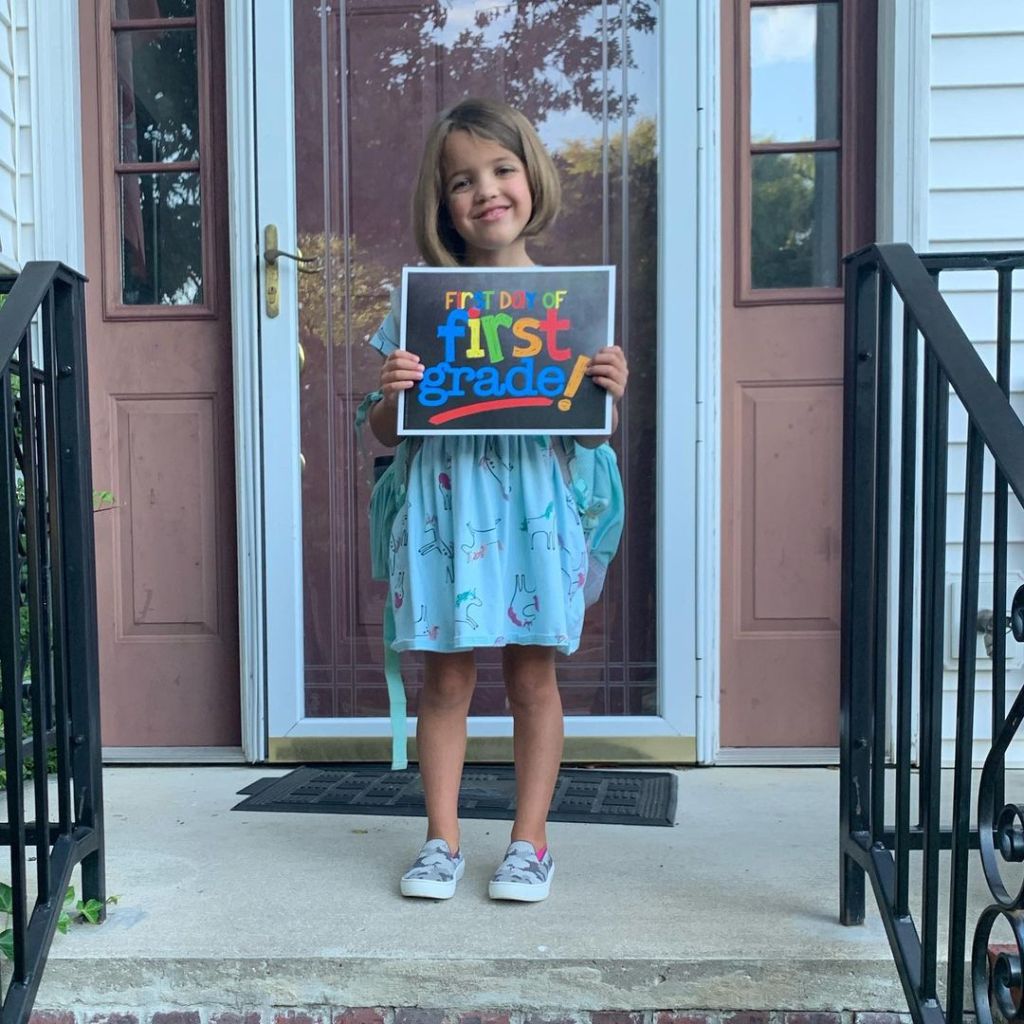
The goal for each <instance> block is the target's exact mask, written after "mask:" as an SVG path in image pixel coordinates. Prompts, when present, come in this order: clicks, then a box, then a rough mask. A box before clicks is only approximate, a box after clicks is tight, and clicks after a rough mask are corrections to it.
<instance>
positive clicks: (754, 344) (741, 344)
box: [720, 0, 875, 747]
mask: <svg viewBox="0 0 1024 1024" xmlns="http://www.w3.org/2000/svg"><path fill="white" fill-rule="evenodd" d="M874 36H875V4H874V2H873V0H820V2H818V3H803V4H793V3H785V2H783V3H780V2H774V0H725V2H724V3H723V4H722V40H723V51H722V63H723V74H722V83H723V91H722V139H723V146H722V149H723V174H722V181H723V186H724V187H723V210H722V228H723V245H722V252H723V265H722V281H723V288H722V297H723V308H722V551H721V557H722V575H721V578H722V607H721V614H722V620H721V621H722V630H721V638H722V662H721V732H720V735H721V745H722V746H723V747H831V746H835V745H836V744H837V742H838V729H839V582H840V556H841V550H840V549H841V533H840V530H841V522H840V513H841V488H842V409H843V381H842V371H843V306H842V292H841V289H840V285H841V267H840V257H841V255H842V253H844V252H847V251H850V250H852V249H854V248H856V247H857V246H858V245H861V244H864V243H865V242H866V241H868V240H870V239H871V238H873V233H872V227H873V222H874V185H873V175H874V167H873V154H874V142H873V140H874V85H873V82H874Z"/></svg>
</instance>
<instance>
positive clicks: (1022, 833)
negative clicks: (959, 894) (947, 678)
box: [971, 586, 1024, 1024]
mask: <svg viewBox="0 0 1024 1024" xmlns="http://www.w3.org/2000/svg"><path fill="white" fill-rule="evenodd" d="M1010 628H1011V630H1012V632H1013V637H1014V639H1015V640H1016V641H1017V642H1018V643H1024V586H1021V587H1018V588H1017V592H1016V593H1015V594H1014V595H1013V602H1012V605H1011V610H1010ZM1022 722H1024V689H1022V690H1021V691H1020V692H1019V693H1018V694H1017V697H1016V699H1015V700H1014V702H1013V706H1012V707H1011V708H1010V713H1009V714H1008V715H1007V716H1006V720H1005V721H1004V722H1003V727H1002V728H1001V729H1000V730H999V734H998V735H997V736H996V737H995V738H994V740H993V743H992V749H991V750H990V751H989V753H988V756H987V757H986V758H985V765H984V767H983V768H982V772H981V782H980V784H979V787H978V845H979V848H980V851H981V864H982V868H983V869H984V872H985V881H986V883H987V884H988V888H989V892H991V894H992V897H993V899H994V900H995V903H994V904H993V905H991V906H989V907H987V908H986V909H985V911H984V912H983V913H982V915H981V917H980V918H979V919H978V924H977V926H976V928H975V930H974V944H973V946H972V950H971V982H972V987H973V993H974V1008H975V1012H976V1013H977V1015H978V1020H979V1022H980V1024H992V1020H993V1017H992V1003H993V1001H994V1002H995V1004H996V1005H997V1006H998V1008H999V1012H1000V1014H1002V1016H1003V1017H1004V1018H1005V1019H1006V1020H1024V1000H1022V998H1021V961H1022V959H1024V881H1022V882H1021V885H1020V888H1019V889H1018V890H1017V893H1016V895H1015V896H1011V895H1010V891H1009V889H1007V887H1006V885H1005V883H1004V882H1003V876H1002V872H1001V871H1000V867H999V865H1000V861H1002V862H1003V863H1006V864H1014V863H1017V864H1019V863H1024V806H1021V805H1020V804H1012V803H1009V804H1005V805H1004V806H1003V807H1001V808H1000V809H999V812H998V814H997V813H996V794H997V792H998V786H997V783H998V781H999V777H1000V775H1001V774H1002V772H1003V765H1004V759H1005V756H1006V751H1007V749H1008V748H1009V746H1010V743H1011V742H1012V741H1013V738H1014V736H1016V734H1017V730H1018V729H1019V728H1020V726H1021V723H1022ZM1000 917H1002V918H1003V919H1004V920H1005V921H1006V922H1007V924H1009V926H1010V930H1011V931H1012V932H1013V938H1014V941H1015V942H1016V944H1017V952H1016V954H1013V953H1006V952H1000V953H999V954H998V956H997V957H996V958H995V961H994V962H993V961H992V960H991V958H990V956H989V942H990V940H991V937H992V929H993V928H994V927H995V924H996V922H997V921H998V920H999V918H1000Z"/></svg>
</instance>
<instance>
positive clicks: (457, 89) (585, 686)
mask: <svg viewBox="0 0 1024 1024" xmlns="http://www.w3.org/2000/svg"><path fill="white" fill-rule="evenodd" d="M624 7H628V11H629V18H628V19H627V24H625V25H624V24H623V21H622V15H623V8H624ZM607 8H608V11H607V12H606V13H607V14H608V20H607V22H603V21H602V14H603V8H602V5H600V4H596V5H595V4H594V3H593V2H592V0H570V2H560V3H555V2H550V0H543V2H531V3H513V4H502V5H494V4H492V3H484V2H478V0H454V2H451V3H446V4H443V5H439V4H436V3H434V2H432V0H423V2H418V3H417V2H413V3H394V4H392V3H382V2H380V0H348V2H347V3H344V4H333V5H323V4H321V5H310V4H296V5H295V22H294V34H295V44H294V45H295V54H296V61H295V63H296V81H295V109H296V114H295V118H296V125H295V131H296V165H297V167H298V168H299V169H300V170H299V190H298V191H299V195H298V223H299V233H300V238H299V244H300V246H301V248H302V250H303V254H304V255H306V256H314V257H315V256H322V257H323V261H324V265H323V270H322V272H321V273H318V274H304V275H302V276H301V277H300V279H299V298H300V303H301V313H300V333H301V337H300V341H301V343H302V345H303V348H304V352H305V364H304V368H303V370H302V373H301V377H300V388H301V419H302V454H303V458H304V463H305V471H304V474H303V485H302V508H303V526H302V534H303V573H304V593H305V623H304V625H305V660H306V671H305V712H306V714H307V715H308V716H310V717H322V718H330V717H364V716H375V715H380V714H382V713H386V708H387V692H386V688H385V685H384V680H383V674H382V647H381V609H382V602H383V597H384V588H383V585H381V584H374V583H371V582H370V565H369V557H368V543H367V520H366V509H367V504H368V499H369V494H370V489H371V487H372V483H373V458H374V456H375V455H377V454H379V453H380V450H379V449H377V448H375V447H374V445H373V444H372V443H371V439H370V437H369V434H368V432H367V436H366V437H363V438H361V439H360V438H358V437H356V435H355V433H354V431H353V427H352V419H353V413H354V411H355V407H356V404H357V403H358V402H359V400H360V399H361V397H362V395H363V394H364V393H365V392H366V391H368V390H371V389H372V388H373V387H374V386H375V383H376V380H377V373H378V369H379V365H380V360H379V357H378V356H377V354H376V353H375V352H373V351H372V350H370V349H369V347H368V346H367V345H366V343H365V342H366V339H367V337H368V336H369V335H370V333H371V332H372V331H373V330H374V329H375V328H376V326H377V324H378V323H379V322H380V319H381V318H382V316H383V315H384V313H385V312H386V311H387V303H388V291H387V285H388V284H389V283H390V284H394V283H397V282H398V280H399V277H400V270H401V267H402V265H403V264H407V263H415V262H417V261H418V259H419V257H418V254H417V252H416V249H415V246H414V244H413V242H412V238H411V233H410V231H409V204H410V196H411V193H412V187H413V181H414V177H415V173H416V168H417V163H418V160H419V153H420V148H421V145H422V139H423V136H424V134H425V132H426V129H427V127H428V126H429V124H430V123H431V121H432V120H433V118H434V117H435V115H436V113H437V112H438V111H439V110H440V109H441V108H443V107H444V106H445V105H447V104H450V103H452V102H454V101H455V100H457V99H458V98H460V97H462V96H466V95H474V94H477V95H488V96H496V97H498V98H502V99H505V100H507V101H509V102H511V103H513V104H515V105H517V106H519V107H520V108H521V109H523V111H524V112H525V113H526V114H527V116H529V117H530V118H531V119H532V120H533V121H534V122H535V123H536V125H537V127H538V129H539V132H540V134H541V137H542V138H543V140H544V141H545V143H546V144H547V145H548V146H549V148H550V149H551V151H552V153H553V154H554V156H555V159H556V161H557V162H558V165H559V168H560V171H561V174H562V179H563V185H564V189H565V203H564V209H563V213H562V216H561V218H560V219H559V222H558V224H557V225H556V227H555V228H554V229H553V230H552V231H551V232H550V233H549V237H548V238H547V239H545V240H544V242H543V244H540V245H538V246H536V247H535V248H534V250H533V252H534V256H535V259H537V260H538V262H543V263H549V264H555V263H571V264H589V263H605V262H612V263H616V264H617V265H618V274H619V282H620V284H621V292H620V295H619V310H620V322H619V331H618V338H619V341H620V343H621V344H622V345H623V346H624V347H625V348H626V350H627V352H628V355H629V358H630V361H631V368H632V374H631V378H630V394H629V396H628V401H627V403H626V407H625V413H624V422H623V429H622V430H621V431H620V433H619V435H618V439H617V442H616V443H617V445H618V446H619V458H620V462H621V464H622V467H623V476H624V481H625V485H626V488H627V504H628V509H629V512H628V516H629V518H628V527H627V532H626V536H625V538H624V542H623V546H622V551H621V554H620V556H619V558H618V559H617V561H616V563H615V564H614V567H613V570H612V572H611V574H610V576H609V580H608V583H607V586H606V589H605V596H604V598H603V600H602V602H601V604H599V605H598V606H596V607H594V608H592V609H591V610H590V612H589V613H588V619H587V624H586V627H585V631H584V638H583V643H582V647H581V649H580V651H579V652H578V653H577V654H576V655H574V656H573V658H572V659H571V660H569V661H567V662H565V663H563V664H561V665H560V666H559V676H560V682H561V689H562V695H563V701H564V703H565V708H566V712H567V713H568V714H574V715H653V714H656V713H657V710H658V709H657V698H656V693H657V665H656V639H657V638H656V635H655V622H656V619H657V616H656V601H657V600H658V595H657V594H656V593H655V590H654V581H655V578H656V572H655V568H656V552H655V549H654V544H653V541H652V538H653V536H654V512H655V494H656V487H657V481H656V479H655V476H654V473H653V471H652V469H653V466H654V465H655V444H656V433H655V424H656V401H655V360H656V344H655V339H656V317H655V310H656V308H657V295H656V275H657V264H656V253H657V237H658V224H657V150H656V144H655V143H656V130H657V120H656V118H657V105H658V100H657V96H658V93H657V85H658V73H657V53H658V35H657V20H656V5H652V4H650V3H647V2H634V3H631V4H629V5H623V4H611V5H607ZM624 48H625V50H626V51H627V52H626V53H624ZM403 671H404V673H405V676H406V680H407V682H408V683H410V684H411V685H410V700H409V708H410V713H411V714H415V709H416V699H417V692H418V683H419V679H420V674H419V665H418V662H417V660H416V659H415V658H410V659H409V660H408V661H407V663H406V664H405V665H404V666H403ZM479 678H480V682H479V685H478V687H477V690H476V694H475V696H474V701H473V706H472V709H471V713H472V714H473V715H478V716H483V715H495V714H499V715H500V714H505V713H506V709H505V696H504V688H503V685H502V682H501V673H500V658H498V657H491V656H482V657H481V658H480V674H479Z"/></svg>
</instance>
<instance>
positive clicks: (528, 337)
mask: <svg viewBox="0 0 1024 1024" xmlns="http://www.w3.org/2000/svg"><path fill="white" fill-rule="evenodd" d="M614 303H615V268H614V267H515V268H507V269H493V268H489V267H488V268H476V267H452V268H448V267H406V268H405V269H404V270H403V271H402V336H401V346H402V348H406V349H409V350H410V351H412V352H415V353H416V355H418V356H419V357H420V360H421V361H422V362H423V365H424V366H425V367H426V369H425V371H424V374H423V379H422V380H421V381H420V382H419V383H418V384H417V385H416V386H415V387H413V388H410V389H409V390H408V391H405V392H402V394H401V395H400V397H399V411H398V432H399V433H400V434H607V433H609V432H610V430H611V397H610V396H609V395H608V393H607V392H606V391H605V390H604V389H603V388H601V387H598V385H596V384H594V383H593V381H591V379H590V378H589V377H587V376H586V374H585V370H586V368H587V366H588V365H589V363H590V359H591V357H592V356H593V354H594V353H595V352H596V351H597V350H598V349H601V348H604V347H605V346H606V345H611V344H612V339H613V334H614V322H615V320H614Z"/></svg>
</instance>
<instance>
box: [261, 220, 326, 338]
mask: <svg viewBox="0 0 1024 1024" xmlns="http://www.w3.org/2000/svg"><path fill="white" fill-rule="evenodd" d="M282 257H284V258H285V259H289V260H295V262H296V264H298V271H299V273H300V274H319V273H320V272H321V271H322V270H323V262H322V260H320V259H319V258H318V257H315V256H303V255H302V250H301V249H299V250H298V252H294V253H292V252H284V251H283V250H282V249H279V248H278V247H277V225H276V224H268V225H267V226H266V227H265V228H264V229H263V260H264V263H265V264H266V265H265V266H264V268H263V300H264V303H265V305H266V311H267V316H268V317H270V318H273V317H276V316H277V315H278V314H279V313H280V312H281V271H280V268H279V267H278V261H279V260H280V259H281V258H282ZM307 263H311V264H312V266H309V267H307V266H306V265H305V264H307Z"/></svg>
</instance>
